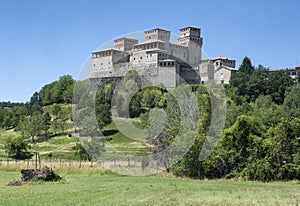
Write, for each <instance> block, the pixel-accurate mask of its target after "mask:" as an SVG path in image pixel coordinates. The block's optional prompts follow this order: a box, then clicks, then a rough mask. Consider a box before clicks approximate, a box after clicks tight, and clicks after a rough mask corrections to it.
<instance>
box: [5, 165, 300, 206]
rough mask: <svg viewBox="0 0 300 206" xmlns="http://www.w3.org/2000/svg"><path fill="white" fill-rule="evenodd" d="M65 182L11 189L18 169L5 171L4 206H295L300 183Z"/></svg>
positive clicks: (79, 178)
mask: <svg viewBox="0 0 300 206" xmlns="http://www.w3.org/2000/svg"><path fill="white" fill-rule="evenodd" d="M59 172H61V173H59V174H60V175H62V176H63V177H64V178H65V179H66V181H65V182H64V183H65V184H29V185H23V186H20V187H8V186H6V184H7V183H8V182H9V181H11V180H14V179H19V176H20V173H19V172H16V171H4V170H0V173H1V175H0V205H14V206H15V205H296V204H297V203H298V204H299V203H300V193H299V184H296V183H293V182H286V183H284V182H271V183H262V182H238V181H233V180H192V179H186V178H174V177H170V176H147V177H130V176H118V175H113V174H107V172H101V171H98V172H94V173H84V172H83V173H82V172H78V173H77V172H67V171H59Z"/></svg>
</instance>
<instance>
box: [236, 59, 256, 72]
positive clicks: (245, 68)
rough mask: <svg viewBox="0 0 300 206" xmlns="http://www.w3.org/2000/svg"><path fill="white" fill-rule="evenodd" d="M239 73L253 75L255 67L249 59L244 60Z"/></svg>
mask: <svg viewBox="0 0 300 206" xmlns="http://www.w3.org/2000/svg"><path fill="white" fill-rule="evenodd" d="M239 72H243V73H246V74H252V73H253V72H254V66H253V65H252V63H251V60H250V58H249V57H247V56H246V57H245V58H244V59H243V62H242V64H241V65H240V67H239Z"/></svg>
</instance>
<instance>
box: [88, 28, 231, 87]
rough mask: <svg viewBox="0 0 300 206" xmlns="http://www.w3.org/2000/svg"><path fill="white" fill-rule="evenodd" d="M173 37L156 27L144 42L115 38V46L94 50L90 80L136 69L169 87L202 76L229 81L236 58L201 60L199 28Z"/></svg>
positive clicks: (97, 81) (104, 79) (120, 75)
mask: <svg viewBox="0 0 300 206" xmlns="http://www.w3.org/2000/svg"><path fill="white" fill-rule="evenodd" d="M170 37H171V33H170V31H167V30H164V29H160V28H155V29H151V30H147V31H145V32H144V39H145V40H144V42H141V43H140V42H139V41H138V40H137V39H131V38H127V37H123V38H119V39H116V40H114V48H109V49H104V50H99V51H94V52H92V69H91V73H90V76H89V81H90V82H91V83H92V84H93V85H95V84H98V85H99V84H102V83H103V82H107V81H114V80H109V79H118V80H120V79H122V78H123V77H124V75H125V74H126V72H127V71H128V70H136V71H137V72H139V74H140V75H141V76H143V77H144V78H145V79H147V80H149V81H150V82H152V84H153V85H156V84H163V85H164V86H165V87H166V88H167V89H172V88H175V87H176V86H178V85H179V84H183V83H188V84H195V83H200V82H201V80H200V76H201V79H202V81H206V80H211V79H216V78H217V79H220V80H221V79H222V78H223V79H224V81H222V82H223V83H228V82H229V80H228V78H230V75H231V73H232V71H234V69H233V68H234V67H235V61H234V60H230V59H220V58H218V59H212V60H206V61H202V44H203V38H202V37H201V30H200V28H197V27H192V26H189V27H185V28H182V29H180V36H179V38H178V40H177V43H172V42H170ZM206 73H207V75H208V76H209V77H208V76H207V77H206V76H205V75H206ZM213 73H214V74H213ZM202 75H203V77H202Z"/></svg>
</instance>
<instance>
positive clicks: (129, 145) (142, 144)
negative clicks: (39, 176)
mask: <svg viewBox="0 0 300 206" xmlns="http://www.w3.org/2000/svg"><path fill="white" fill-rule="evenodd" d="M120 121H122V120H119V122H120ZM103 134H104V135H105V136H106V138H107V140H109V143H110V144H111V145H112V146H113V147H114V148H116V149H117V150H119V151H122V152H124V153H126V154H129V155H137V156H140V155H147V154H149V153H150V146H149V145H148V144H147V143H146V141H145V140H143V141H136V140H133V139H129V138H127V137H126V136H125V135H123V134H122V133H121V132H119V131H118V130H117V127H116V126H115V124H114V123H112V124H110V125H108V126H106V127H105V128H104V131H103ZM16 135H20V134H19V133H18V132H15V131H13V130H4V129H0V159H2V160H6V159H7V154H6V153H5V149H4V143H5V139H6V138H8V137H11V136H16ZM77 142H79V138H78V137H77V136H76V135H75V134H74V133H73V134H72V136H71V137H69V136H68V135H61V136H54V137H51V138H49V139H44V138H40V139H39V138H38V139H37V140H36V142H35V143H34V144H30V145H31V149H30V150H29V152H32V153H33V152H39V153H40V155H41V157H42V158H49V155H51V157H52V158H56V159H71V160H78V158H79V157H78V156H75V151H74V150H73V147H74V146H75V145H76V143H77ZM104 158H106V159H110V156H105V157H104Z"/></svg>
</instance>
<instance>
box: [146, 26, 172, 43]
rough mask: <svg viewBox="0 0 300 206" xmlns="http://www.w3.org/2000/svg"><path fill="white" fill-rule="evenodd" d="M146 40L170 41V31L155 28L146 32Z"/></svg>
mask: <svg viewBox="0 0 300 206" xmlns="http://www.w3.org/2000/svg"><path fill="white" fill-rule="evenodd" d="M144 35H145V40H146V42H149V41H159V40H160V41H163V42H169V41H170V31H168V30H164V29H160V28H155V29H151V30H148V31H145V32H144Z"/></svg>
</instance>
